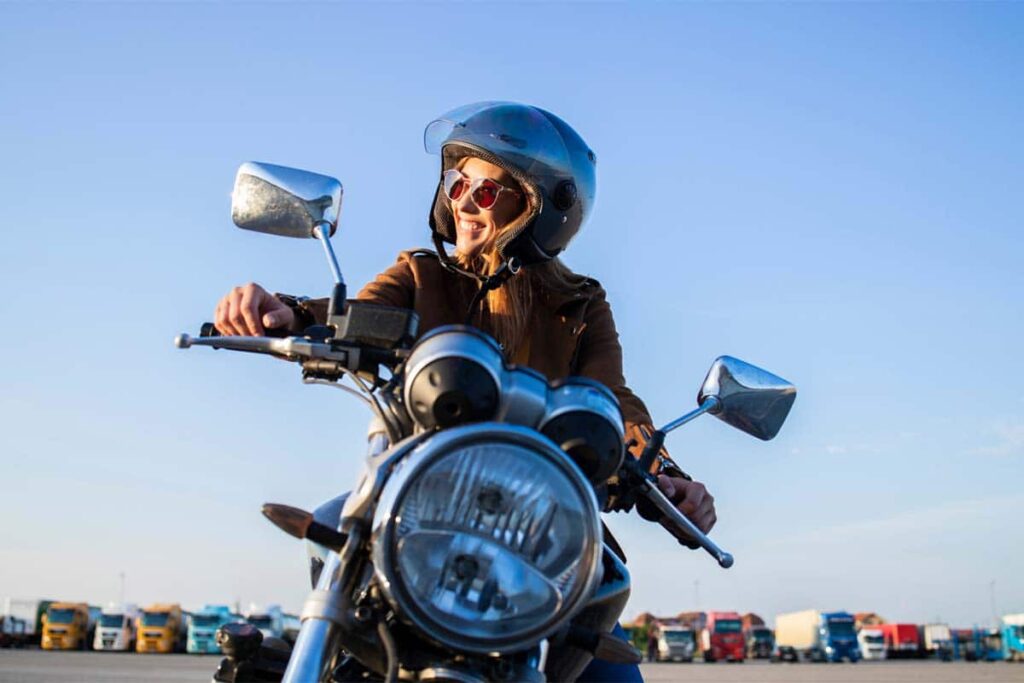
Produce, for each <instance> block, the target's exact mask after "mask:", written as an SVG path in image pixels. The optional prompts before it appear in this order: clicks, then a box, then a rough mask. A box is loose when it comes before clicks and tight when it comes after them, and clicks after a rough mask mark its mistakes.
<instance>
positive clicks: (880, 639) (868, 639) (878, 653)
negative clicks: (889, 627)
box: [857, 626, 885, 660]
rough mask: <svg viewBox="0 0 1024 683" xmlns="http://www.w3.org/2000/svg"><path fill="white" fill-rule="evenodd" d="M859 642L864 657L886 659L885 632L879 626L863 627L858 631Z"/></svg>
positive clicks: (867, 658)
mask: <svg viewBox="0 0 1024 683" xmlns="http://www.w3.org/2000/svg"><path fill="white" fill-rule="evenodd" d="M857 644H858V645H860V654H861V656H862V657H863V658H864V659H866V660H878V659H885V634H884V633H882V629H880V628H878V627H877V626H864V627H862V628H861V630H860V631H858V632H857Z"/></svg>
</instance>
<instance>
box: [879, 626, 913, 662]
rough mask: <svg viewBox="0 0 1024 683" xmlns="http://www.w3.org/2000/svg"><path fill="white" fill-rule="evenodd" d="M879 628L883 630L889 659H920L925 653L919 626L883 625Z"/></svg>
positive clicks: (886, 653) (886, 654)
mask: <svg viewBox="0 0 1024 683" xmlns="http://www.w3.org/2000/svg"><path fill="white" fill-rule="evenodd" d="M878 628H880V629H882V636H883V638H884V639H885V641H884V642H885V656H886V657H887V658H889V659H896V658H899V657H904V658H905V657H920V656H921V654H922V652H924V650H923V648H922V647H921V639H920V635H919V634H918V631H917V624H882V625H881V626H879V627H878Z"/></svg>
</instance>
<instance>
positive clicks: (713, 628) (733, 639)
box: [700, 612, 747, 662]
mask: <svg viewBox="0 0 1024 683" xmlns="http://www.w3.org/2000/svg"><path fill="white" fill-rule="evenodd" d="M700 644H701V649H702V650H703V651H704V661H706V662H716V661H718V660H719V659H724V660H725V661H727V662H728V661H733V662H742V661H743V660H744V659H746V656H747V647H746V641H745V640H744V638H743V625H742V623H741V621H740V615H739V614H738V613H737V612H708V613H707V614H706V617H705V620H704V628H703V629H701V632H700Z"/></svg>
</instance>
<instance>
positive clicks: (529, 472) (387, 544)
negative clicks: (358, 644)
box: [373, 424, 601, 654]
mask: <svg viewBox="0 0 1024 683" xmlns="http://www.w3.org/2000/svg"><path fill="white" fill-rule="evenodd" d="M373 530H374V533H373V561H374V566H375V571H376V575H377V578H378V580H379V581H380V583H381V586H382V587H383V590H384V593H385V595H386V596H387V598H388V600H389V601H390V602H391V604H392V606H393V607H394V608H395V609H396V611H397V612H398V613H399V614H400V615H401V616H402V617H403V618H405V619H407V620H409V621H411V622H412V623H413V624H415V625H416V626H418V627H419V628H420V629H421V630H422V631H424V633H425V634H427V635H428V636H429V637H431V638H433V639H434V640H436V641H438V642H440V643H441V644H443V645H447V646H449V647H452V648H456V649H461V650H468V651H470V652H476V653H482V654H485V653H493V652H512V651H515V650H520V649H525V648H528V647H531V646H533V645H535V644H536V643H537V642H539V641H540V640H541V639H542V638H544V637H546V636H548V635H550V634H551V633H552V632H553V631H555V630H556V629H557V628H558V627H559V626H560V625H561V624H563V623H564V622H565V621H566V620H567V619H570V618H571V617H572V616H574V615H575V614H576V612H577V611H578V610H579V608H581V607H582V606H583V605H584V604H585V603H586V601H587V600H588V599H589V598H590V597H591V595H592V594H593V590H594V587H595V585H596V583H597V582H598V581H599V580H600V574H601V564H600V557H601V526H600V515H599V508H598V506H597V500H596V498H595V497H594V492H593V490H592V489H591V487H590V485H589V484H588V483H587V480H586V478H585V477H584V476H583V474H582V473H581V472H580V470H579V468H578V467H576V465H574V464H573V463H572V462H571V461H570V460H569V458H568V457H567V456H566V454H565V453H563V452H562V451H561V450H559V449H558V448H557V447H556V446H555V445H554V444H553V443H552V442H551V441H549V440H548V439H546V438H545V437H543V436H541V435H540V434H538V433H537V432H535V431H533V430H530V429H526V428H522V427H515V426H510V425H505V424H477V425H469V426H464V427H456V428H452V429H448V430H446V431H444V432H441V433H440V434H437V435H436V436H434V437H431V438H430V439H428V440H427V441H426V442H424V443H423V444H422V445H420V446H418V447H417V448H416V449H415V450H414V451H413V453H411V454H410V455H409V457H408V458H407V459H406V460H404V461H403V462H402V463H401V465H400V466H399V468H398V470H397V471H396V472H395V473H394V474H393V475H392V477H391V479H390V480H389V481H388V483H387V484H386V485H385V487H384V491H383V492H382V494H381V498H380V501H379V504H378V506H377V511H376V515H375V517H374V521H373Z"/></svg>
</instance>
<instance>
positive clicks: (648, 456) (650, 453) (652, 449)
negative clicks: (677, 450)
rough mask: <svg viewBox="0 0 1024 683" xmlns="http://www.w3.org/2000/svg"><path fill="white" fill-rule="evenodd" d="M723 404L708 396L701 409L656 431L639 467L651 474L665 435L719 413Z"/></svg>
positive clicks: (649, 440) (642, 455)
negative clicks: (693, 421)
mask: <svg viewBox="0 0 1024 683" xmlns="http://www.w3.org/2000/svg"><path fill="white" fill-rule="evenodd" d="M721 405H722V402H721V401H719V400H718V397H717V396H708V397H706V398H705V399H704V402H703V403H701V404H700V407H699V408H697V409H696V410H693V411H690V412H689V413H687V414H686V415H683V416H682V417H681V418H679V419H678V420H673V421H672V422H669V423H668V424H667V425H665V426H664V427H662V428H661V429H656V430H655V431H654V433H653V434H651V438H650V439H648V441H647V445H646V446H645V447H644V452H643V453H642V454H641V455H640V461H639V463H638V464H639V466H640V470H641V471H643V472H650V471H651V466H652V465H653V464H654V459H655V458H656V457H658V453H660V452H661V447H662V446H663V445H664V443H665V435H666V434H668V433H669V432H671V431H672V430H673V429H678V428H679V427H682V426H683V425H684V424H686V423H687V422H690V421H691V420H695V419H697V418H698V417H700V416H701V415H703V414H704V413H709V412H710V413H714V412H717V411H718V409H719V408H720V407H721Z"/></svg>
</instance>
